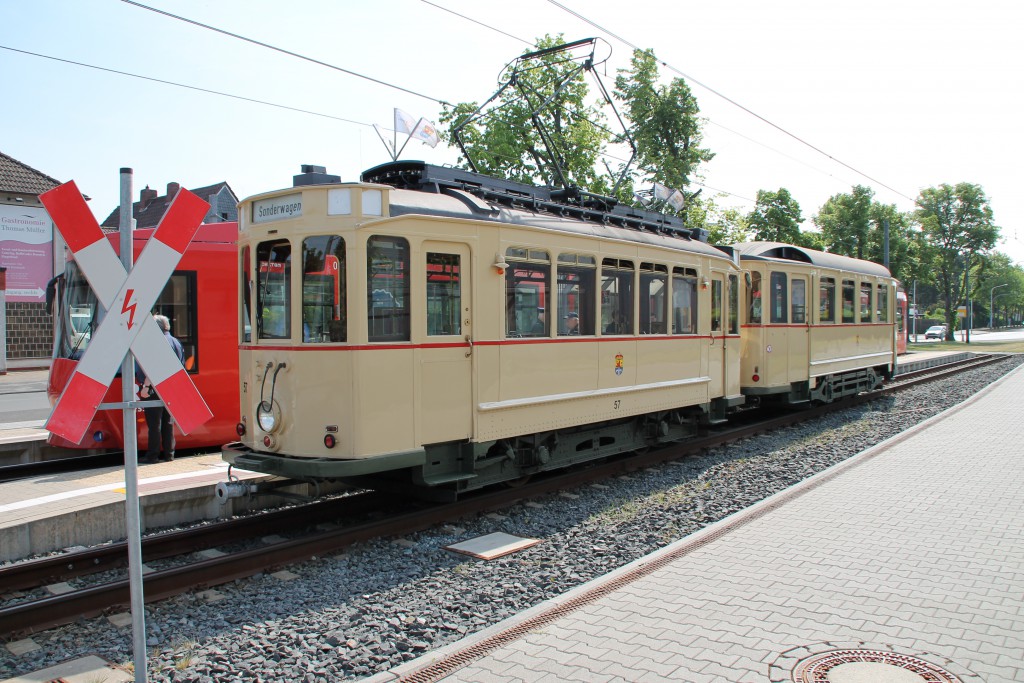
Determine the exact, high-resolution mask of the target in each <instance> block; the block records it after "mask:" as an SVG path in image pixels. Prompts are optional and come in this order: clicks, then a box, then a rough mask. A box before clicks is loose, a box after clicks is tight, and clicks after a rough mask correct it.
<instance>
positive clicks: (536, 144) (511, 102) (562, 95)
mask: <svg viewBox="0 0 1024 683" xmlns="http://www.w3.org/2000/svg"><path fill="white" fill-rule="evenodd" d="M564 44H565V41H564V40H563V39H562V36H561V35H559V36H556V37H551V36H544V37H543V38H542V39H540V40H539V41H538V42H537V47H538V48H539V49H544V48H550V47H554V46H557V45H564ZM532 51H533V50H530V51H529V52H532ZM524 54H527V53H526V52H524ZM577 69H578V65H577V64H576V63H575V62H573V61H572V60H567V59H566V55H565V54H563V53H549V54H545V55H541V56H539V57H535V58H531V59H529V60H524V61H522V62H519V63H518V64H517V67H516V70H515V77H514V79H513V81H512V82H511V83H510V84H509V85H508V87H505V88H504V89H503V90H502V91H501V94H500V95H499V96H498V99H497V104H496V105H495V106H494V107H493V108H492V109H490V110H489V111H488V112H487V113H486V115H485V116H484V117H481V118H478V119H476V120H474V121H472V122H470V123H468V124H467V125H465V126H464V127H463V128H462V132H461V136H462V140H463V143H464V144H465V147H466V151H467V152H468V154H469V156H470V158H471V159H472V161H473V163H474V164H475V166H476V170H477V171H479V172H480V173H485V174H487V175H493V176H497V177H504V178H508V179H510V180H516V181H519V182H523V183H530V184H541V185H549V186H559V185H560V184H561V182H560V180H559V176H558V174H557V173H556V172H555V170H554V169H555V165H556V164H557V165H558V166H560V167H561V168H562V170H563V171H564V172H565V176H566V178H567V180H568V181H569V182H571V184H574V185H577V186H580V187H583V188H586V189H589V190H590V191H592V192H607V191H608V190H609V188H610V185H609V184H608V183H607V181H606V179H605V178H603V177H600V176H599V175H598V173H597V171H596V168H597V158H598V155H599V154H600V153H601V152H602V150H603V149H604V145H605V143H606V142H607V141H608V140H610V139H611V133H610V131H609V130H608V129H607V128H606V127H604V125H603V120H604V117H603V115H602V114H601V112H600V111H599V110H598V109H596V108H595V107H594V106H592V105H588V104H587V98H588V95H589V91H590V89H589V87H588V85H587V81H586V79H585V73H584V71H577V72H576V73H575V75H573V76H572V77H571V78H570V79H569V81H568V82H567V83H565V85H564V86H563V87H562V88H561V89H557V86H558V84H559V83H560V82H561V81H562V80H563V79H564V78H565V77H567V76H569V75H570V74H572V72H573V71H576V70H577ZM556 89H557V92H556ZM549 100H550V101H549ZM545 102H548V103H547V105H546V106H541V105H542V104H544V103H545ZM477 107H478V105H477V103H475V102H463V103H459V104H456V105H454V106H452V107H446V108H445V111H444V112H443V113H442V114H441V117H440V122H441V124H442V125H443V126H446V128H447V130H446V132H445V138H446V139H447V140H449V141H452V140H453V132H454V131H455V129H456V128H457V127H459V126H460V125H462V124H463V123H464V122H465V121H466V120H467V119H468V118H469V116H470V115H471V114H472V113H473V112H474V111H476V109H477ZM538 109H539V110H538ZM535 111H536V113H535V114H534V112H535ZM537 123H539V124H540V126H541V127H542V128H543V130H545V131H547V133H548V134H549V135H550V139H551V142H552V143H553V147H554V150H553V151H552V150H549V149H548V147H547V146H546V145H545V143H544V140H543V139H542V136H541V132H540V131H539V130H538V127H537V125H536V124H537ZM468 161H469V160H468V159H466V158H465V156H463V155H460V157H459V163H468Z"/></svg>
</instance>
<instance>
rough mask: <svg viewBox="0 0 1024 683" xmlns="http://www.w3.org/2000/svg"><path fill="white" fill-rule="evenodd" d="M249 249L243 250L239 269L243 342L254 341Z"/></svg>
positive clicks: (246, 247) (244, 248)
mask: <svg viewBox="0 0 1024 683" xmlns="http://www.w3.org/2000/svg"><path fill="white" fill-rule="evenodd" d="M249 264H250V257H249V247H248V245H246V246H245V247H243V248H242V265H241V268H240V269H239V271H240V272H239V275H241V278H242V280H241V282H239V283H238V285H239V287H238V291H240V292H241V293H242V341H244V342H251V341H252V281H251V280H250V279H249Z"/></svg>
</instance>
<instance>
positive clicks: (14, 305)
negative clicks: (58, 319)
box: [7, 301, 53, 360]
mask: <svg viewBox="0 0 1024 683" xmlns="http://www.w3.org/2000/svg"><path fill="white" fill-rule="evenodd" d="M52 350H53V317H52V316H51V315H50V314H48V313H47V312H46V304H43V303H30V302H20V301H19V302H10V301H8V302H7V358H8V360H10V359H18V358H49V357H50V354H51V352H52Z"/></svg>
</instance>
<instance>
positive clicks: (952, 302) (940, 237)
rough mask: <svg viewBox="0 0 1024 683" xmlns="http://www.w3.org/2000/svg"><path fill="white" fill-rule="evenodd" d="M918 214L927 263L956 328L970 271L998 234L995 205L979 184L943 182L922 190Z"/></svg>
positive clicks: (918, 200)
mask: <svg viewBox="0 0 1024 683" xmlns="http://www.w3.org/2000/svg"><path fill="white" fill-rule="evenodd" d="M917 206H918V209H917V211H916V212H915V217H916V218H917V220H918V222H919V223H920V225H921V228H922V229H923V232H924V240H925V243H926V245H927V249H926V255H927V257H928V266H930V269H931V272H932V273H933V274H934V279H935V283H936V285H937V286H938V288H939V291H940V293H941V295H942V296H943V298H944V301H945V308H946V324H947V325H948V326H949V329H950V330H952V329H953V323H954V320H953V314H954V312H955V310H956V306H957V305H958V304H959V303H960V302H963V301H966V299H967V292H968V290H967V288H968V278H969V274H970V271H971V270H972V269H973V268H975V267H977V266H980V264H981V262H982V260H983V259H985V258H986V257H987V256H988V255H989V253H990V252H991V250H992V249H993V248H994V247H995V244H996V241H997V240H998V238H999V228H998V227H997V226H996V225H995V224H994V223H993V222H992V208H991V207H990V206H989V203H988V197H986V196H985V191H984V190H982V189H981V186H979V185H972V184H970V183H958V184H957V185H956V186H952V185H947V184H945V183H944V184H942V185H940V186H939V187H929V188H926V189H924V190H921V194H920V195H919V196H918V198H917Z"/></svg>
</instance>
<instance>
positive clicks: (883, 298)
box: [878, 284, 902, 329]
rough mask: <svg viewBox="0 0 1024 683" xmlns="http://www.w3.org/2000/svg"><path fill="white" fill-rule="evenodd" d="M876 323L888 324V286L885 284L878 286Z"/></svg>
mask: <svg viewBox="0 0 1024 683" xmlns="http://www.w3.org/2000/svg"><path fill="white" fill-rule="evenodd" d="M878 322H880V323H887V322H889V285H885V284H882V285H878ZM901 329H902V328H901Z"/></svg>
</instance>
